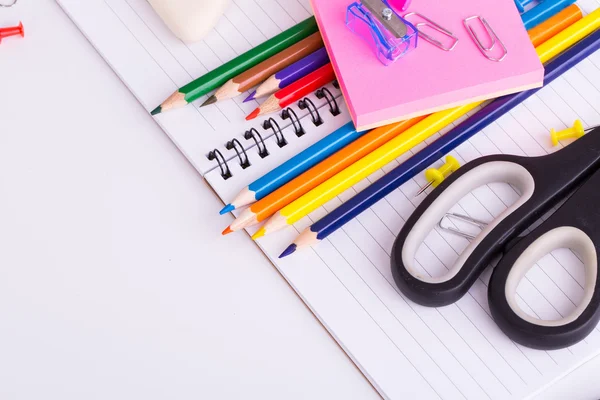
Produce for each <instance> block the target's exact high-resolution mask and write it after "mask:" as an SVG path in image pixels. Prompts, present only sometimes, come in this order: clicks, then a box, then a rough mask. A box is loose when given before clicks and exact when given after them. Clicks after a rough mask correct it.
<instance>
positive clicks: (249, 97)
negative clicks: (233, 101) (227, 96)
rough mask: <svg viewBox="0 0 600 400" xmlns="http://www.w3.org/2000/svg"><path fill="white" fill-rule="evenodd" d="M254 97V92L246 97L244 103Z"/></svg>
mask: <svg viewBox="0 0 600 400" xmlns="http://www.w3.org/2000/svg"><path fill="white" fill-rule="evenodd" d="M254 96H256V90H255V91H254V92H252V93H250V96H248V97H246V100H244V103H247V102H249V101H251V100H254Z"/></svg>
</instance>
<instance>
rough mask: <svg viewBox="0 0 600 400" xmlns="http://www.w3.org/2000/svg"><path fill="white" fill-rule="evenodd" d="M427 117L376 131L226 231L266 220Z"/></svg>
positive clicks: (260, 203) (267, 199)
mask: <svg viewBox="0 0 600 400" xmlns="http://www.w3.org/2000/svg"><path fill="white" fill-rule="evenodd" d="M424 118H425V116H424V115H423V116H421V117H416V118H412V119H410V120H407V121H402V122H396V123H394V124H390V125H386V126H382V127H380V128H377V129H373V130H372V131H370V132H369V133H367V134H365V135H364V136H362V137H360V138H358V139H356V140H355V141H354V142H352V143H351V144H349V145H348V146H346V147H344V148H343V149H341V150H340V151H338V152H337V153H335V154H333V155H332V156H330V157H329V158H327V159H326V160H324V161H321V162H320V163H319V164H317V165H315V166H314V167H312V168H311V169H309V170H308V171H306V172H304V173H303V174H301V175H299V176H298V177H296V178H295V179H293V180H291V181H290V182H288V183H286V184H285V185H283V186H282V187H280V188H279V189H277V190H275V191H274V192H272V193H270V194H269V195H268V196H266V197H264V198H262V199H261V200H259V201H257V202H256V203H254V204H252V205H251V206H250V207H248V208H247V209H245V210H244V211H243V212H242V213H241V214H240V215H239V216H238V217H237V218H236V219H235V221H233V223H232V224H231V225H230V226H229V227H228V228H227V229H225V231H223V232H227V233H228V232H235V231H238V230H240V229H245V228H247V227H249V226H252V225H254V224H257V223H258V222H261V221H264V220H265V219H267V218H269V217H270V216H271V215H273V214H274V213H275V212H277V211H279V210H280V209H281V208H283V207H285V206H286V205H288V204H289V203H291V202H292V201H294V200H296V199H297V198H298V197H300V196H302V195H303V194H304V193H306V192H308V191H309V190H311V189H312V188H314V187H316V186H317V185H319V184H320V183H322V182H325V181H326V180H327V179H329V178H331V177H332V176H334V175H335V174H337V173H338V172H340V171H342V170H343V169H344V168H346V167H348V166H350V165H352V164H354V162H356V161H358V160H360V159H361V158H363V157H364V156H366V155H367V154H369V153H371V152H372V151H374V150H375V149H377V148H379V147H380V146H382V145H384V144H385V143H387V142H389V141H390V140H391V139H393V138H394V137H396V136H398V135H400V134H401V133H402V132H404V131H405V130H406V129H408V128H410V127H411V126H413V125H415V124H416V123H417V122H419V121H421V120H423V119H424Z"/></svg>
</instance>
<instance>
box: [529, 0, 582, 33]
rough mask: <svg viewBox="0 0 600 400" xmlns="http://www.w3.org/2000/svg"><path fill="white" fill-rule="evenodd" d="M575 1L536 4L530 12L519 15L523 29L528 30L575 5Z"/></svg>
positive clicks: (548, 1)
mask: <svg viewBox="0 0 600 400" xmlns="http://www.w3.org/2000/svg"><path fill="white" fill-rule="evenodd" d="M575 1H576V0H546V1H544V2H542V3H540V4H538V5H537V6H535V7H533V8H532V9H531V10H529V11H526V12H525V13H523V14H521V19H522V20H523V25H525V29H527V30H529V29H531V28H533V27H535V26H537V25H539V24H541V23H542V22H544V21H547V20H548V19H549V18H550V17H552V16H554V15H556V14H558V13H559V12H561V11H562V10H564V9H565V8H567V7H568V6H570V5H571V4H573V3H575Z"/></svg>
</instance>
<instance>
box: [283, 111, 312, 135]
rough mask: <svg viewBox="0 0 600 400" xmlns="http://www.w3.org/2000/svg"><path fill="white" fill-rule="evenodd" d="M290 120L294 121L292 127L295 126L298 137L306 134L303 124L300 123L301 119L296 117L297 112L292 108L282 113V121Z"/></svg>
mask: <svg viewBox="0 0 600 400" xmlns="http://www.w3.org/2000/svg"><path fill="white" fill-rule="evenodd" d="M288 118H289V119H290V120H291V121H292V125H294V132H295V133H296V136H298V137H300V136H302V135H304V134H305V133H306V132H305V131H304V127H303V126H302V123H301V122H300V119H299V118H298V115H296V111H294V110H293V109H292V108H290V107H288V108H286V109H285V110H283V111H282V112H281V119H288Z"/></svg>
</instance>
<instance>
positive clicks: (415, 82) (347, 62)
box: [311, 0, 544, 130]
mask: <svg viewBox="0 0 600 400" xmlns="http://www.w3.org/2000/svg"><path fill="white" fill-rule="evenodd" d="M311 2H312V6H313V9H314V11H315V16H316V18H317V22H318V24H319V28H320V30H321V34H322V35H323V39H324V41H325V44H326V46H327V51H328V53H329V56H330V58H331V60H332V62H333V65H334V67H335V72H336V75H337V77H338V80H339V82H340V85H341V87H342V91H343V93H344V97H345V100H346V102H347V103H348V107H349V109H350V112H351V115H352V119H353V121H354V124H355V125H356V127H357V128H358V129H361V130H362V129H368V128H374V127H377V126H381V125H385V124H389V123H392V122H395V121H401V120H405V119H408V118H413V117H416V116H419V115H424V114H429V113H432V112H436V111H440V110H443V109H447V108H451V107H455V106H459V105H463V104H468V103H471V102H474V101H478V100H486V99H490V98H494V97H498V96H502V95H506V94H510V93H515V92H519V91H522V90H527V89H531V88H535V87H540V86H542V83H543V80H544V67H543V66H542V64H541V63H540V61H539V58H538V56H537V54H536V52H535V49H534V47H533V45H532V44H531V42H530V40H529V36H528V35H527V31H526V30H525V28H524V26H523V23H522V21H521V17H520V15H519V12H518V11H517V8H516V6H515V4H514V2H513V0H413V2H412V5H411V6H410V8H409V9H408V10H407V11H406V12H404V13H402V14H401V15H405V14H406V13H408V12H418V13H420V14H422V15H424V16H426V17H427V18H429V19H431V20H432V21H434V22H436V23H437V24H439V25H441V26H442V27H444V28H446V29H448V30H450V31H451V32H452V33H453V34H454V35H455V36H457V37H458V39H459V42H458V44H457V46H456V48H455V49H454V50H453V51H450V52H445V51H443V50H441V49H439V48H437V47H435V46H433V45H432V44H431V43H428V42H426V41H425V40H423V39H422V38H419V42H418V46H417V48H416V49H415V50H413V52H412V53H409V54H407V55H406V56H405V57H404V58H401V59H399V60H398V61H396V63H394V64H392V65H390V66H387V67H386V66H384V65H382V64H381V63H380V62H379V61H378V60H377V58H376V56H375V54H374V52H373V50H372V49H371V48H370V47H369V45H368V44H367V43H366V42H365V41H363V40H362V39H361V38H360V37H358V36H356V35H355V34H353V33H352V32H351V31H350V30H349V29H348V28H347V27H346V25H345V17H346V8H347V7H348V5H350V4H351V3H352V1H351V0H311ZM474 15H478V16H481V17H484V18H485V19H486V20H487V21H488V22H489V24H490V25H491V27H492V28H493V29H494V31H495V32H496V33H497V35H498V37H499V38H500V39H501V40H502V42H503V43H504V44H505V46H506V48H507V50H508V54H507V56H506V58H505V59H504V60H503V61H502V62H492V61H490V60H488V59H487V58H485V57H484V56H483V55H482V54H481V52H480V51H479V49H478V48H477V47H476V45H475V43H474V42H473V41H472V40H471V37H470V36H469V34H468V32H467V30H466V29H465V27H464V25H463V20H464V19H465V18H467V17H470V16H474ZM414 20H417V17H414ZM411 21H413V19H411ZM476 27H477V25H476ZM479 27H480V26H479ZM477 32H478V33H479V35H480V36H481V37H482V39H483V38H486V37H485V33H484V31H483V29H478V30H477ZM427 33H431V30H428V31H427Z"/></svg>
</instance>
